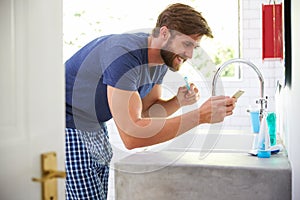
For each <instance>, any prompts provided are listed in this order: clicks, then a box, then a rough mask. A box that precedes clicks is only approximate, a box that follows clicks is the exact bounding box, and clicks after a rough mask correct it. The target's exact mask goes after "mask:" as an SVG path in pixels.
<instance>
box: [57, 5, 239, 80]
mask: <svg viewBox="0 0 300 200" xmlns="http://www.w3.org/2000/svg"><path fill="white" fill-rule="evenodd" d="M63 2H64V5H63V6H64V60H66V59H67V58H69V57H70V56H71V55H72V54H73V53H75V52H76V51H77V50H78V49H79V48H80V47H82V46H83V45H85V44H86V43H87V42H89V41H90V40H92V39H94V38H95V37H99V36H100V35H105V34H111V33H123V32H132V31H135V30H136V31H138V30H142V29H146V30H151V29H152V28H153V27H154V26H155V23H156V18H157V16H158V15H159V13H160V12H161V11H162V10H163V9H165V7H166V6H167V5H169V4H171V3H175V2H181V3H185V4H188V5H191V6H192V7H194V8H195V9H196V10H198V11H200V12H202V14H203V16H204V17H205V18H206V20H207V21H208V24H209V25H210V27H211V29H212V31H213V34H214V39H210V38H203V39H202V41H201V43H200V45H201V48H198V50H196V51H195V53H194V59H193V60H192V61H191V62H189V63H190V64H192V65H193V67H194V68H196V70H203V69H204V67H206V68H207V66H209V67H211V68H210V69H212V68H214V69H215V66H217V65H219V64H221V63H223V62H225V61H226V60H228V59H230V58H234V57H239V54H240V50H239V46H240V45H239V0H226V1H220V0H185V1H183V0H181V1H180V0H177V1H176V0H164V1H161V0H151V1H148V0H147V1H146V0H126V1H119V0H110V1H100V0H85V1H82V0H64V1H63ZM133 5H134V6H133ZM136 8H140V9H136ZM207 74H210V73H208V72H207ZM239 74H240V73H239V69H238V67H235V66H232V67H230V68H227V70H225V71H224V72H223V75H222V76H223V77H229V78H239Z"/></svg>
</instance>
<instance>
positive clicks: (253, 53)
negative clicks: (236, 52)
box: [222, 0, 284, 130]
mask: <svg viewBox="0 0 300 200" xmlns="http://www.w3.org/2000/svg"><path fill="white" fill-rule="evenodd" d="M268 2H269V1H261V0H241V9H242V10H241V28H242V30H241V37H242V38H241V45H242V55H241V58H244V59H247V60H250V61H251V62H252V63H253V64H255V65H256V66H257V67H258V68H259V69H260V71H261V73H262V75H263V77H264V81H265V95H267V96H268V110H269V111H275V92H276V88H277V82H278V81H279V82H281V83H282V82H283V81H284V80H283V75H284V68H283V61H282V60H279V59H272V60H270V59H269V60H262V4H263V3H264V4H267V3H268ZM278 2H279V1H277V3H278ZM222 84H223V87H224V91H225V92H224V93H225V94H226V95H230V94H233V93H234V92H235V91H236V90H237V89H242V90H244V91H245V94H244V95H243V96H242V97H241V98H240V99H239V101H238V103H237V107H236V109H235V112H234V115H233V116H231V117H230V118H227V119H226V120H225V121H224V125H223V127H224V129H242V130H251V127H250V119H249V113H247V112H246V110H247V109H248V108H249V106H252V107H255V106H257V104H256V103H255V102H256V100H257V99H258V98H259V96H260V85H259V79H258V77H257V75H256V73H255V72H254V70H253V69H252V68H250V67H248V66H246V65H243V66H242V79H241V80H239V81H225V80H223V81H222Z"/></svg>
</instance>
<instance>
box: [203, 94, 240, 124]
mask: <svg viewBox="0 0 300 200" xmlns="http://www.w3.org/2000/svg"><path fill="white" fill-rule="evenodd" d="M235 102H236V100H235V98H230V97H228V96H213V97H211V98H209V99H208V100H207V101H206V102H204V103H203V104H202V106H201V107H200V108H199V111H200V116H199V117H200V123H211V124H213V123H218V122H222V121H223V120H224V118H225V117H226V116H229V115H232V113H233V109H234V108H235Z"/></svg>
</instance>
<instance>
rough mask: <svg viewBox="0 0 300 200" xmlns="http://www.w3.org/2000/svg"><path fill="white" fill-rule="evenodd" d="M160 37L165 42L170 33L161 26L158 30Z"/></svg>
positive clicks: (166, 28)
mask: <svg viewBox="0 0 300 200" xmlns="http://www.w3.org/2000/svg"><path fill="white" fill-rule="evenodd" d="M159 34H160V37H161V38H163V39H164V40H167V39H168V38H169V36H170V31H169V29H168V27H166V26H162V27H161V28H160V30H159Z"/></svg>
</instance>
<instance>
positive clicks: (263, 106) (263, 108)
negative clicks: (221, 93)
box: [212, 58, 268, 119]
mask: <svg viewBox="0 0 300 200" xmlns="http://www.w3.org/2000/svg"><path fill="white" fill-rule="evenodd" d="M232 63H243V64H246V65H248V66H249V67H251V68H252V69H254V71H255V72H256V74H257V75H258V78H259V81H260V99H258V100H257V101H256V103H257V104H260V112H259V116H260V119H262V116H263V114H264V112H265V111H266V109H267V99H268V97H267V96H266V97H265V96H264V78H263V76H262V74H261V73H260V71H259V69H258V68H257V67H256V66H255V65H254V64H253V63H252V62H250V61H248V60H244V59H241V58H234V59H231V60H228V61H226V62H224V63H223V64H222V65H221V66H220V67H219V68H218V70H217V72H216V73H215V75H214V78H213V81H212V96H215V95H216V84H217V80H218V78H219V76H220V75H221V72H222V71H223V70H224V68H226V67H227V66H228V65H230V64H232Z"/></svg>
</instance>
